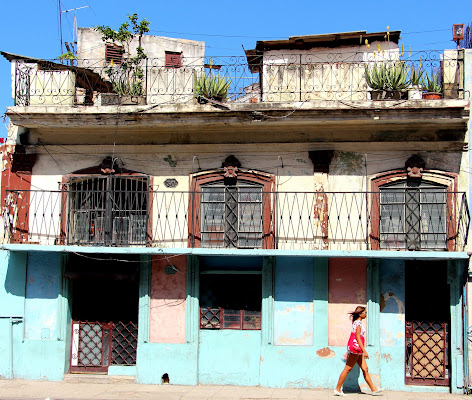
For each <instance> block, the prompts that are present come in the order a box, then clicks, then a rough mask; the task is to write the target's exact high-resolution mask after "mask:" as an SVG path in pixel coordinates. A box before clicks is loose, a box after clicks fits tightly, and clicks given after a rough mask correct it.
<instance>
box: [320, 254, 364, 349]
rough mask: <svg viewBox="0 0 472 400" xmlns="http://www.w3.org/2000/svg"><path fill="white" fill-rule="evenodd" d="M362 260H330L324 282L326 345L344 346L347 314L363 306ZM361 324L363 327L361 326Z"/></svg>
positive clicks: (349, 329) (346, 335) (348, 323)
mask: <svg viewBox="0 0 472 400" xmlns="http://www.w3.org/2000/svg"><path fill="white" fill-rule="evenodd" d="M366 273H367V264H366V260H365V259H362V258H331V259H330V260H329V278H328V279H329V280H328V282H329V283H328V285H329V286H328V288H329V291H328V296H329V305H328V315H329V322H328V344H329V345H330V346H346V344H347V339H348V336H349V334H350V332H351V325H352V322H351V320H350V319H349V314H348V313H349V312H352V311H354V310H355V308H356V307H357V306H358V305H365V304H366V288H367V281H366ZM364 325H365V324H364Z"/></svg>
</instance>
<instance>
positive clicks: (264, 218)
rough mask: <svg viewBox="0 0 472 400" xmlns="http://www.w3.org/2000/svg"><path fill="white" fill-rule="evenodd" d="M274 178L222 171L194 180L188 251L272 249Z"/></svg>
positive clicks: (205, 174) (197, 177)
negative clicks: (227, 174)
mask: <svg viewBox="0 0 472 400" xmlns="http://www.w3.org/2000/svg"><path fill="white" fill-rule="evenodd" d="M273 182H274V181H273V177H272V176H270V175H268V174H263V173H258V172H254V171H250V172H245V171H239V172H238V176H237V178H234V179H230V180H229V179H225V177H224V173H223V171H212V172H205V173H201V174H199V175H197V176H195V177H194V179H193V183H192V192H191V193H190V210H189V214H190V218H189V222H190V223H189V238H190V243H189V245H190V246H191V247H209V248H243V249H244V248H245V249H261V248H273V247H274V231H275V219H274V210H273V208H272V207H273V204H274V202H273V196H274V192H273Z"/></svg>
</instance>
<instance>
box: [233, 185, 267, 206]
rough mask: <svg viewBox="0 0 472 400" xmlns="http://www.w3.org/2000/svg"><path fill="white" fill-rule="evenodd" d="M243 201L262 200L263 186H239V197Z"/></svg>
mask: <svg viewBox="0 0 472 400" xmlns="http://www.w3.org/2000/svg"><path fill="white" fill-rule="evenodd" d="M238 201H239V202H240V203H241V202H259V203H260V202H262V188H260V187H241V188H239V199H238Z"/></svg>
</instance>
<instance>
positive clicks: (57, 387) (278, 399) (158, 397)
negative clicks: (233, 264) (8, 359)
mask: <svg viewBox="0 0 472 400" xmlns="http://www.w3.org/2000/svg"><path fill="white" fill-rule="evenodd" d="M97 382H100V383H97ZM47 398H49V399H51V400H72V399H78V400H81V399H83V400H85V399H94V400H116V399H120V400H126V399H129V400H207V399H212V400H252V399H257V400H269V399H272V400H318V399H319V400H322V399H323V400H326V399H340V398H341V397H335V396H333V391H332V389H330V390H328V389H273V388H262V387H246V386H203V385H198V386H179V385H142V384H136V383H133V382H130V380H129V379H123V378H119V377H117V378H112V377H108V378H107V379H106V380H101V379H97V381H93V379H83V380H82V381H80V382H78V381H77V380H76V381H74V379H72V381H70V380H69V381H68V380H66V381H63V382H44V381H25V380H20V379H13V380H0V399H1V400H14V399H35V400H36V399H38V400H44V399H47ZM369 398H371V396H370V395H369V394H367V393H348V395H347V397H346V399H352V400H355V399H362V400H367V399H369ZM378 398H380V399H385V400H413V399H415V400H416V399H425V400H426V399H429V400H439V399H447V400H455V399H469V400H472V396H470V397H469V396H465V395H453V394H449V393H426V392H415V393H413V392H392V391H386V392H385V394H384V395H383V396H378Z"/></svg>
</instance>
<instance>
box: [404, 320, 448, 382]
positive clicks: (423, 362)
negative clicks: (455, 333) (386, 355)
mask: <svg viewBox="0 0 472 400" xmlns="http://www.w3.org/2000/svg"><path fill="white" fill-rule="evenodd" d="M405 338H406V352H405V355H406V360H405V362H406V374H405V383H408V384H416V385H441V386H447V385H449V371H448V356H447V349H448V345H447V339H448V335H447V324H446V323H444V322H426V321H411V322H407V323H406V329H405Z"/></svg>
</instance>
